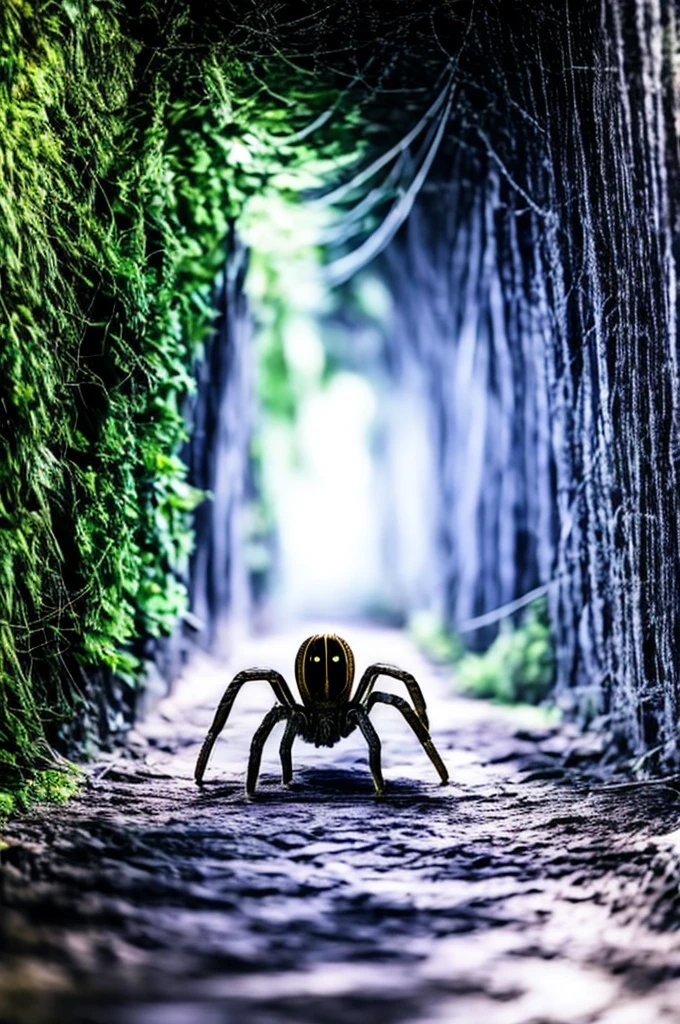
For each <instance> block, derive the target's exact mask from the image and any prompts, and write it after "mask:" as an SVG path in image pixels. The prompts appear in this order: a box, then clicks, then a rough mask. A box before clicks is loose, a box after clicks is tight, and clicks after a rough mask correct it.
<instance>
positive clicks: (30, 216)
mask: <svg viewBox="0 0 680 1024" xmlns="http://www.w3.org/2000/svg"><path fill="white" fill-rule="evenodd" d="M124 14H125V11H124V9H123V7H122V6H121V5H118V4H116V3H112V2H98V3H96V4H95V3H88V2H85V0H69V2H66V0H64V2H63V3H62V2H56V0H54V2H40V3H38V2H35V3H32V2H26V0H5V2H4V3H3V4H2V5H1V6H0V46H1V47H2V49H1V50H0V61H1V68H0V140H1V141H0V246H1V255H0V639H1V646H0V658H1V661H0V790H4V793H5V796H4V798H3V802H4V806H5V808H7V806H8V805H9V804H10V803H11V798H12V794H16V793H18V792H20V791H21V790H22V789H24V788H25V785H26V783H27V782H29V781H30V780H31V779H33V778H34V774H33V772H32V769H35V768H40V767H41V766H47V765H48V764H50V763H51V761H52V751H51V747H52V745H53V744H54V743H55V742H56V744H57V746H59V745H62V746H63V745H64V739H65V737H66V736H67V735H69V736H70V737H71V738H72V739H75V740H76V741H77V742H78V743H79V744H80V745H81V746H82V745H83V744H85V745H86V744H87V742H88V741H89V739H91V738H92V737H94V736H96V735H97V732H98V731H100V730H99V726H98V723H97V721H96V717H97V716H96V712H95V710H94V705H95V703H96V701H94V699H93V694H92V693H91V692H90V691H91V690H92V689H93V687H95V688H96V685H97V684H96V683H93V682H92V679H93V675H92V673H93V672H94V673H95V674H96V673H99V685H107V686H111V685H112V684H111V682H110V680H111V679H114V678H115V680H116V685H117V686H118V687H119V688H122V689H123V691H124V690H125V688H126V687H129V688H130V689H131V690H133V689H134V687H135V686H136V685H137V679H138V676H139V671H140V661H139V658H138V657H137V655H138V653H139V641H140V638H145V637H149V636H151V637H153V636H158V635H160V634H162V633H165V632H168V631H169V629H171V628H172V625H173V623H174V622H175V621H176V618H177V615H178V614H179V613H180V612H181V611H182V609H183V608H184V607H185V603H186V594H185V588H184V586H183V584H182V582H181V579H182V577H183V575H184V573H185V570H186V561H187V558H188V555H189V552H190V547H191V533H190V529H189V525H190V524H189V515H188V513H189V512H190V510H191V509H192V508H193V507H194V506H195V504H196V501H197V499H198V498H199V495H198V494H197V493H196V492H193V491H192V489H191V488H190V487H189V486H188V484H187V482H186V472H185V467H184V466H183V464H182V462H181V461H180V459H179V458H178V454H177V453H178V450H179V446H180V444H181V442H182V440H183V439H184V436H185V427H184V423H183V419H182V415H181V405H182V399H183V396H184V395H185V394H186V392H187V390H188V389H190V388H191V387H192V378H191V367H192V365H193V362H194V360H195V359H196V358H197V357H198V356H200V352H201V345H202V342H203V340H204V338H205V337H206V335H207V333H208V332H209V330H210V325H211V322H212V318H213V310H212V305H211V297H212V287H213V281H214V277H215V274H216V273H217V271H218V269H219V268H220V267H221V266H222V264H223V262H224V258H225V238H226V235H227V232H228V227H229V218H230V216H232V215H233V213H234V211H235V205H234V203H235V200H232V192H236V187H237V186H238V184H239V183H238V181H237V179H238V171H239V167H238V160H236V159H233V160H232V161H231V163H230V162H229V160H227V159H225V154H227V155H228V154H229V152H230V146H233V145H234V143H233V137H234V132H235V125H233V123H232V114H231V109H230V104H229V101H228V94H227V90H226V84H225V81H226V80H225V76H224V72H223V71H220V70H218V68H217V65H216V64H215V63H214V62H213V63H211V61H210V59H209V55H206V57H205V59H204V60H202V61H194V63H193V65H192V67H191V73H189V71H188V69H187V67H186V66H184V65H183V64H182V61H181V60H178V59H177V56H176V55H173V54H172V48H171V47H168V48H167V49H168V51H169V52H163V51H162V50H159V49H158V46H157V42H158V40H157V39H156V38H154V37H153V33H151V32H150V33H149V34H148V38H147V39H144V38H143V34H142V29H143V28H144V22H143V20H142V19H132V20H131V22H130V23H129V25H128V27H127V29H126V27H125V24H124V22H123V20H122V19H123V16H124ZM150 25H151V27H152V28H153V27H154V23H153V22H150ZM131 27H132V29H133V30H131ZM135 35H136V36H138V38H135ZM230 185H233V186H234V188H233V189H230ZM236 195H237V198H238V196H239V195H240V193H236ZM102 673H104V676H106V677H107V678H108V682H106V683H102V675H101V674H102ZM119 700H122V701H123V702H124V701H125V697H124V694H123V697H122V698H121V697H119ZM0 809H1V808H0Z"/></svg>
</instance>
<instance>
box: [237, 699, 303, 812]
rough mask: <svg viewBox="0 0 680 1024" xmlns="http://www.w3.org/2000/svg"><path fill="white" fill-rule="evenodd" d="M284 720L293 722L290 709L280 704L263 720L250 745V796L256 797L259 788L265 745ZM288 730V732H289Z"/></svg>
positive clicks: (248, 782)
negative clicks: (258, 780)
mask: <svg viewBox="0 0 680 1024" xmlns="http://www.w3.org/2000/svg"><path fill="white" fill-rule="evenodd" d="M282 718H288V719H290V720H291V721H292V718H291V714H290V708H285V707H282V706H281V705H280V704H277V705H275V707H273V708H272V709H271V711H268V712H267V714H266V715H265V716H264V718H263V720H262V724H261V725H260V727H259V729H258V730H257V732H256V733H255V735H254V736H253V742H252V743H251V745H250V758H249V760H248V776H247V778H246V793H247V794H248V796H254V794H255V787H256V786H257V777H258V775H259V774H260V762H261V760H262V751H263V750H264V745H265V743H266V742H267V740H268V739H269V734H270V733H271V731H272V729H273V728H274V726H275V725H276V723H277V722H280V721H281V719H282ZM287 731H288V730H286V732H287Z"/></svg>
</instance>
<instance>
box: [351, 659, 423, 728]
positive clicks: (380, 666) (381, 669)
mask: <svg viewBox="0 0 680 1024" xmlns="http://www.w3.org/2000/svg"><path fill="white" fill-rule="evenodd" d="M378 676H391V677H392V679H399V680H400V681H401V682H402V683H403V684H404V686H405V687H406V689H407V690H408V694H409V697H410V698H411V700H412V701H413V706H414V708H415V709H416V714H417V716H418V718H419V719H420V721H421V722H422V723H423V725H424V726H425V728H426V729H429V728H430V724H429V722H428V718H427V709H426V707H425V698H424V697H423V691H422V690H421V689H420V686H419V685H418V683H417V682H416V679H415V676H413V675H411V673H410V672H406V670H405V669H403V668H397V666H396V665H387V664H386V663H385V662H382V661H376V662H375V664H373V665H369V666H368V668H367V669H366V671H365V672H364V674H363V676H362V677H361V681H360V683H359V685H358V686H357V692H356V694H355V695H354V698H353V700H355V701H357V702H358V703H359V704H366V702H367V701H368V698H369V697H370V695H371V692H372V690H373V687H374V686H375V684H376V681H377V679H378Z"/></svg>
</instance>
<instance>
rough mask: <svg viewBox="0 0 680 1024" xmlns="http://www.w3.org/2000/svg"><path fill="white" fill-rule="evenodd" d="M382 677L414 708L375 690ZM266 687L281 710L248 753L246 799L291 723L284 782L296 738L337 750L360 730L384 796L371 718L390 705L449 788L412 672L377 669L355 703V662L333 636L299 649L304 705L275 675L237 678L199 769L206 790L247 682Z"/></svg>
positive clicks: (284, 744) (257, 672) (252, 673)
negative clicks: (275, 732)
mask: <svg viewBox="0 0 680 1024" xmlns="http://www.w3.org/2000/svg"><path fill="white" fill-rule="evenodd" d="M379 675H388V676H392V677H393V678H394V679H399V680H401V682H403V683H404V684H405V686H406V689H407V691H408V694H409V696H410V698H411V701H412V704H409V703H408V701H406V700H404V698H403V697H398V696H396V694H393V693H383V692H381V691H378V690H375V689H374V686H375V682H376V680H377V678H378V676H379ZM256 680H266V681H267V682H268V683H269V684H270V685H271V687H272V689H273V691H274V694H275V696H276V698H277V700H278V703H277V704H275V705H274V707H273V708H272V709H271V710H270V711H268V712H267V714H266V715H265V717H264V719H263V721H262V724H261V725H260V727H259V729H258V730H257V731H256V733H255V735H254V737H253V741H252V744H251V748H250V758H249V761H248V774H247V778H246V792H247V794H248V796H252V795H253V794H254V792H255V788H256V786H257V778H258V775H259V771H260V762H261V759H262V751H263V749H264V745H265V743H266V741H267V738H268V737H269V734H270V733H271V731H272V729H273V728H274V726H275V725H276V724H277V723H278V722H280V721H283V720H284V719H285V721H286V723H287V724H286V729H285V731H284V734H283V739H282V740H281V747H280V756H281V768H282V776H283V781H284V783H288V782H290V781H291V779H292V776H293V769H292V749H293V742H294V740H295V737H296V736H300V738H301V739H303V740H305V741H306V742H307V743H313V744H314V746H316V747H332V746H335V744H336V743H337V742H338V741H339V740H341V739H343V738H344V737H345V736H349V735H350V733H352V732H353V731H354V730H355V729H356V728H359V729H360V730H361V732H362V734H363V736H364V739H365V740H366V743H367V745H368V751H369V763H370V767H371V774H372V775H373V782H374V784H375V789H376V793H377V795H378V796H381V795H382V793H383V791H384V787H385V783H384V780H383V777H382V769H381V764H380V749H381V748H380V738H379V737H378V734H377V732H376V731H375V729H374V727H373V724H372V722H371V720H370V718H369V712H370V711H371V709H372V708H373V707H374V705H375V704H377V703H382V704H390V705H392V706H393V707H396V708H397V709H398V710H399V711H400V712H401V714H402V715H403V716H404V718H405V719H406V721H407V722H408V724H409V725H410V726H411V728H412V729H413V731H414V733H415V734H416V736H417V737H418V739H419V740H420V743H421V744H422V746H423V748H424V750H425V752H426V754H427V755H428V757H429V758H430V760H431V761H432V763H433V765H434V766H435V768H436V769H437V772H438V773H439V777H440V778H441V780H442V782H447V781H448V777H449V776H448V772H447V770H446V767H445V765H444V763H443V761H442V759H441V757H440V756H439V753H438V752H437V749H436V748H435V746H434V744H433V742H432V739H431V737H430V733H429V724H428V720H427V710H426V707H425V698H424V697H423V694H422V690H421V689H420V686H419V685H418V683H417V682H416V680H415V678H414V677H413V676H412V675H411V673H410V672H406V671H404V669H401V668H397V667H396V666H395V665H387V664H385V663H384V662H375V663H374V664H373V665H369V667H368V668H367V669H366V671H365V672H364V674H363V676H362V677H361V680H360V682H359V685H358V686H357V688H356V691H355V693H354V695H353V696H352V684H353V681H354V655H353V653H352V650H351V648H350V646H349V644H348V643H347V641H346V640H343V639H342V638H341V637H339V636H335V634H332V633H321V634H317V635H315V636H310V637H308V638H307V640H305V641H304V643H302V644H301V646H300V649H299V650H298V653H297V657H296V659H295V680H296V682H297V685H298V690H299V691H300V698H301V701H302V703H298V702H296V701H295V699H294V698H293V695H292V693H291V691H290V689H289V687H288V684H287V683H286V681H285V679H284V678H283V676H282V675H281V674H280V673H279V672H277V671H276V670H275V669H271V668H265V669H259V668H251V669H245V670H244V671H243V672H239V673H237V675H235V676H234V678H233V679H232V681H231V683H230V684H229V686H228V687H227V689H226V691H225V693H224V696H223V697H222V700H221V701H220V703H219V704H218V706H217V710H216V712H215V717H214V720H213V723H212V725H211V727H210V729H209V731H208V735H207V736H206V738H205V741H204V743H203V746H202V748H201V752H200V754H199V755H198V761H197V762H196V770H195V773H194V775H195V779H196V782H197V783H198V784H199V785H201V783H202V782H203V775H204V774H205V769H206V766H207V763H208V759H209V757H210V754H211V753H212V749H213V746H214V745H215V741H216V740H217V737H218V736H219V734H220V733H221V731H222V729H223V728H224V726H225V724H226V721H227V718H228V717H229V712H230V711H231V707H232V705H233V703H234V700H235V698H236V694H237V693H238V692H239V690H240V689H241V687H242V686H243V685H244V683H247V682H254V681H256Z"/></svg>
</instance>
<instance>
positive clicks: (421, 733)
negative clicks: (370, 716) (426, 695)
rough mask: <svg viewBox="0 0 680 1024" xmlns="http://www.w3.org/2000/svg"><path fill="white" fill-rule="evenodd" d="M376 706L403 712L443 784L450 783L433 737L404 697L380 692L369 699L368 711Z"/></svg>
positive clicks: (376, 692)
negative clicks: (388, 705)
mask: <svg viewBox="0 0 680 1024" xmlns="http://www.w3.org/2000/svg"><path fill="white" fill-rule="evenodd" d="M374 704H391V705H392V707H395V708H397V710H398V711H401V713H402V715H403V716H404V718H405V719H406V721H407V722H408V724H409V725H410V726H411V728H412V729H413V731H414V733H415V734H416V736H417V737H418V739H419V740H420V742H421V744H422V746H423V749H424V750H425V753H426V754H427V756H428V757H429V759H430V761H432V764H433V765H434V766H435V768H436V769H437V772H438V773H439V778H440V779H441V780H442V782H448V781H449V773H448V771H447V768H446V765H445V764H444V762H443V761H442V759H441V757H440V756H439V752H438V750H437V748H436V747H435V745H434V743H433V742H432V737H431V736H430V734H429V732H428V730H427V729H426V728H425V726H424V725H423V723H422V721H421V719H420V718H419V717H418V715H416V713H415V711H414V710H413V708H412V707H411V705H410V704H409V703H408V702H407V701H405V700H404V698H403V697H397V695H396V694H394V693H382V692H380V691H379V690H377V691H375V692H374V693H372V694H371V695H370V697H369V698H368V703H367V705H366V711H367V712H368V711H370V710H371V708H372V707H373V706H374Z"/></svg>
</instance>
